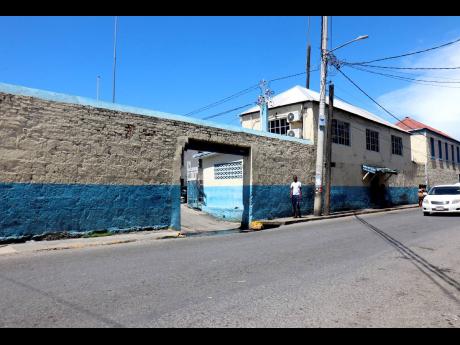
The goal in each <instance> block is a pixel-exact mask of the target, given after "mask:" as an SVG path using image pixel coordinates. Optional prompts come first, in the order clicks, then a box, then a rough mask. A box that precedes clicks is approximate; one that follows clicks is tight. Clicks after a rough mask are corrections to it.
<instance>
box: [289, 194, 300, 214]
mask: <svg viewBox="0 0 460 345" xmlns="http://www.w3.org/2000/svg"><path fill="white" fill-rule="evenodd" d="M291 202H292V210H293V213H294V217H300V195H293V196H292V197H291Z"/></svg>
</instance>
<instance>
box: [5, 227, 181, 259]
mask: <svg viewBox="0 0 460 345" xmlns="http://www.w3.org/2000/svg"><path fill="white" fill-rule="evenodd" d="M179 237H181V234H180V232H179V231H172V230H162V231H139V232H130V233H127V234H115V235H111V236H105V237H90V238H76V239H65V240H54V241H28V242H25V243H19V244H9V245H0V255H12V254H25V253H34V252H43V251H53V250H65V249H81V248H88V247H99V246H109V245H115V244H122V243H131V242H146V241H154V240H161V239H167V238H179Z"/></svg>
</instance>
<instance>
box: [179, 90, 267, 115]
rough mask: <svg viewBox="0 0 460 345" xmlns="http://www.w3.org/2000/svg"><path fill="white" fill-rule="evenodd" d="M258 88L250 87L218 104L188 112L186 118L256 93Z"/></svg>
mask: <svg viewBox="0 0 460 345" xmlns="http://www.w3.org/2000/svg"><path fill="white" fill-rule="evenodd" d="M258 88H259V85H253V86H250V87H248V88H246V89H244V90H241V91H239V92H237V93H235V94H233V95H230V96H228V97H225V98H222V99H220V100H218V101H216V102H213V103H210V104H208V105H205V106H203V107H201V108H198V109H195V110H192V111H190V112H188V113H187V114H185V116H191V115H195V114H198V113H201V112H203V111H205V110H209V109H211V108H214V107H217V106H218V105H221V104H223V103H225V102H228V101H230V100H232V99H234V98H237V97H240V96H243V95H245V94H247V93H249V92H251V91H254V90H256V89H258Z"/></svg>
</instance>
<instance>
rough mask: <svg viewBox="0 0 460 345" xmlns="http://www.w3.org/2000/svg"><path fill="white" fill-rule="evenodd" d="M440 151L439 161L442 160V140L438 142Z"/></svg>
mask: <svg viewBox="0 0 460 345" xmlns="http://www.w3.org/2000/svg"><path fill="white" fill-rule="evenodd" d="M438 149H439V159H442V143H441V140H438Z"/></svg>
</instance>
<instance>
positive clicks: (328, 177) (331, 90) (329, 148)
mask: <svg viewBox="0 0 460 345" xmlns="http://www.w3.org/2000/svg"><path fill="white" fill-rule="evenodd" d="M333 117H334V84H333V83H332V82H331V83H330V84H329V107H328V114H327V121H326V128H327V130H326V195H325V196H324V215H325V216H328V215H329V213H330V212H331V180H332V172H331V160H332V119H333Z"/></svg>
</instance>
